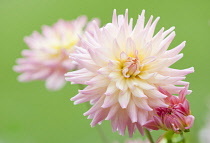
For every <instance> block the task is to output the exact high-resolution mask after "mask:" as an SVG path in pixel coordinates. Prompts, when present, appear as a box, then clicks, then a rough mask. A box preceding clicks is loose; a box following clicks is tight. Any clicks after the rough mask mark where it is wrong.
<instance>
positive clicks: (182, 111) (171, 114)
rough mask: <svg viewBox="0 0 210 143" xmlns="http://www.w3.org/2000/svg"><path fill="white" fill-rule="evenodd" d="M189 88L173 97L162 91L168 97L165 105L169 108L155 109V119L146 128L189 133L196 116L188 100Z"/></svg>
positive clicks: (148, 122)
mask: <svg viewBox="0 0 210 143" xmlns="http://www.w3.org/2000/svg"><path fill="white" fill-rule="evenodd" d="M187 90H188V86H186V87H185V89H182V90H181V91H180V93H179V96H173V95H171V94H170V93H168V92H167V91H164V90H163V89H160V91H161V92H162V93H163V94H165V95H167V98H165V103H166V104H168V105H169V106H168V107H157V108H155V109H154V112H155V115H154V116H153V119H151V120H150V121H147V122H146V124H145V125H144V127H146V128H148V129H152V130H159V129H162V130H166V131H170V130H171V131H174V132H175V133H181V132H183V131H184V132H185V131H189V129H190V128H191V127H192V125H193V123H194V116H193V115H191V113H190V106H189V102H188V101H187V100H186V97H185V95H186V94H187Z"/></svg>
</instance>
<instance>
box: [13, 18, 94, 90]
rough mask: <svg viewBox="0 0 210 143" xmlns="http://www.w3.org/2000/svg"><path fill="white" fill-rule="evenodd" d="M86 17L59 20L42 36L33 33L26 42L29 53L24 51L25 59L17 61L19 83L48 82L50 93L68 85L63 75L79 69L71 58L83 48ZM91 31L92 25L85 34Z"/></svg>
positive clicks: (46, 29) (45, 30)
mask: <svg viewBox="0 0 210 143" xmlns="http://www.w3.org/2000/svg"><path fill="white" fill-rule="evenodd" d="M86 21H87V20H86V17H85V16H81V17H79V18H77V19H76V20H73V21H64V20H59V21H58V22H57V23H55V24H54V25H53V26H52V27H49V26H43V28H42V32H43V33H42V34H39V33H38V32H36V31H35V32H34V33H33V34H32V35H31V36H28V37H26V38H25V42H26V44H27V45H28V46H29V48H30V49H28V50H23V52H22V55H23V56H24V58H21V59H18V60H17V63H18V65H17V66H15V67H14V70H15V71H17V72H20V73H22V74H21V75H20V76H19V80H20V81H31V80H46V87H47V88H48V89H52V90H56V89H59V88H61V87H62V86H63V85H64V84H65V79H64V74H65V73H66V72H68V71H69V70H73V69H76V68H77V64H76V63H75V62H73V61H72V60H71V59H69V54H70V53H72V52H74V51H75V46H77V45H79V44H80V39H79V35H80V36H82V34H83V28H84V26H85V25H86ZM90 29H91V23H89V24H88V26H87V28H86V30H87V31H88V30H90Z"/></svg>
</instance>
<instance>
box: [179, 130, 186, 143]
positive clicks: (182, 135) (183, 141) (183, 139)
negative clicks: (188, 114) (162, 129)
mask: <svg viewBox="0 0 210 143" xmlns="http://www.w3.org/2000/svg"><path fill="white" fill-rule="evenodd" d="M180 136H181V138H182V143H186V142H185V138H184V134H183V132H182V133H181V134H180Z"/></svg>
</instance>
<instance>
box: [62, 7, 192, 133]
mask: <svg viewBox="0 0 210 143" xmlns="http://www.w3.org/2000/svg"><path fill="white" fill-rule="evenodd" d="M144 13H145V11H144V10H143V11H142V13H141V15H139V17H138V20H137V23H136V25H135V27H134V28H133V19H132V18H131V19H130V22H129V23H128V11H127V10H126V13H125V15H119V16H118V17H117V15H116V11H115V10H114V14H113V18H112V23H108V24H106V25H105V26H104V27H102V28H99V27H98V26H97V24H95V26H94V28H93V32H92V33H93V34H89V33H88V32H87V33H86V37H87V38H86V39H83V40H82V44H81V46H80V47H77V52H75V53H74V54H72V58H73V60H74V61H75V62H77V63H78V64H79V65H80V66H81V69H80V70H77V71H73V72H69V73H67V74H66V75H65V76H66V80H67V81H71V82H72V84H86V85H87V87H86V88H85V89H83V90H80V91H79V93H78V94H77V95H76V96H75V97H73V98H71V100H72V101H75V102H74V103H75V104H79V103H83V102H87V101H90V103H91V104H92V108H91V109H90V110H88V111H87V112H86V113H84V115H85V116H88V118H89V119H93V120H92V122H91V126H95V125H96V124H98V123H101V122H102V121H103V120H111V124H112V129H113V131H118V132H119V134H120V135H124V134H125V130H126V128H128V132H129V135H130V136H132V135H133V133H134V131H135V129H136V128H137V129H138V130H139V131H140V133H141V134H143V128H142V125H144V124H145V123H146V121H148V119H151V117H152V111H153V108H156V107H168V105H167V104H166V103H165V102H164V98H166V97H167V96H166V95H165V94H163V93H161V92H160V91H159V90H158V87H159V86H161V87H162V88H163V89H165V90H167V91H168V92H170V93H174V94H176V93H179V91H180V90H181V89H183V87H180V86H176V85H185V84H187V82H185V81H182V80H183V79H185V75H187V74H189V73H192V72H193V71H194V69H193V68H188V69H184V70H178V69H173V68H169V66H171V65H172V64H173V63H175V62H176V61H178V60H179V59H180V58H182V56H183V54H179V52H180V51H181V50H182V48H183V47H184V46H185V42H183V43H181V44H180V45H178V46H177V47H175V48H174V49H171V50H167V49H168V47H169V45H170V43H171V42H172V40H173V38H174V36H175V32H173V29H174V27H172V28H170V29H168V30H166V31H164V28H162V29H161V30H160V31H159V32H158V33H157V34H155V35H154V31H155V27H156V24H157V22H158V20H159V17H158V18H156V19H155V20H154V22H152V19H153V16H151V17H150V19H149V21H148V22H147V24H146V26H145V18H144ZM189 92H190V91H188V93H189Z"/></svg>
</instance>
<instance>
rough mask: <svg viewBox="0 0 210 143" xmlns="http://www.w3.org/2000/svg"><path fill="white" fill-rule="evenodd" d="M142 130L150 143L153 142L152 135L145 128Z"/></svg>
mask: <svg viewBox="0 0 210 143" xmlns="http://www.w3.org/2000/svg"><path fill="white" fill-rule="evenodd" d="M144 131H145V134H146V136H147V138H148V140H149V141H150V143H155V142H154V140H153V138H152V135H151V134H150V131H149V130H147V129H144Z"/></svg>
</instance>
